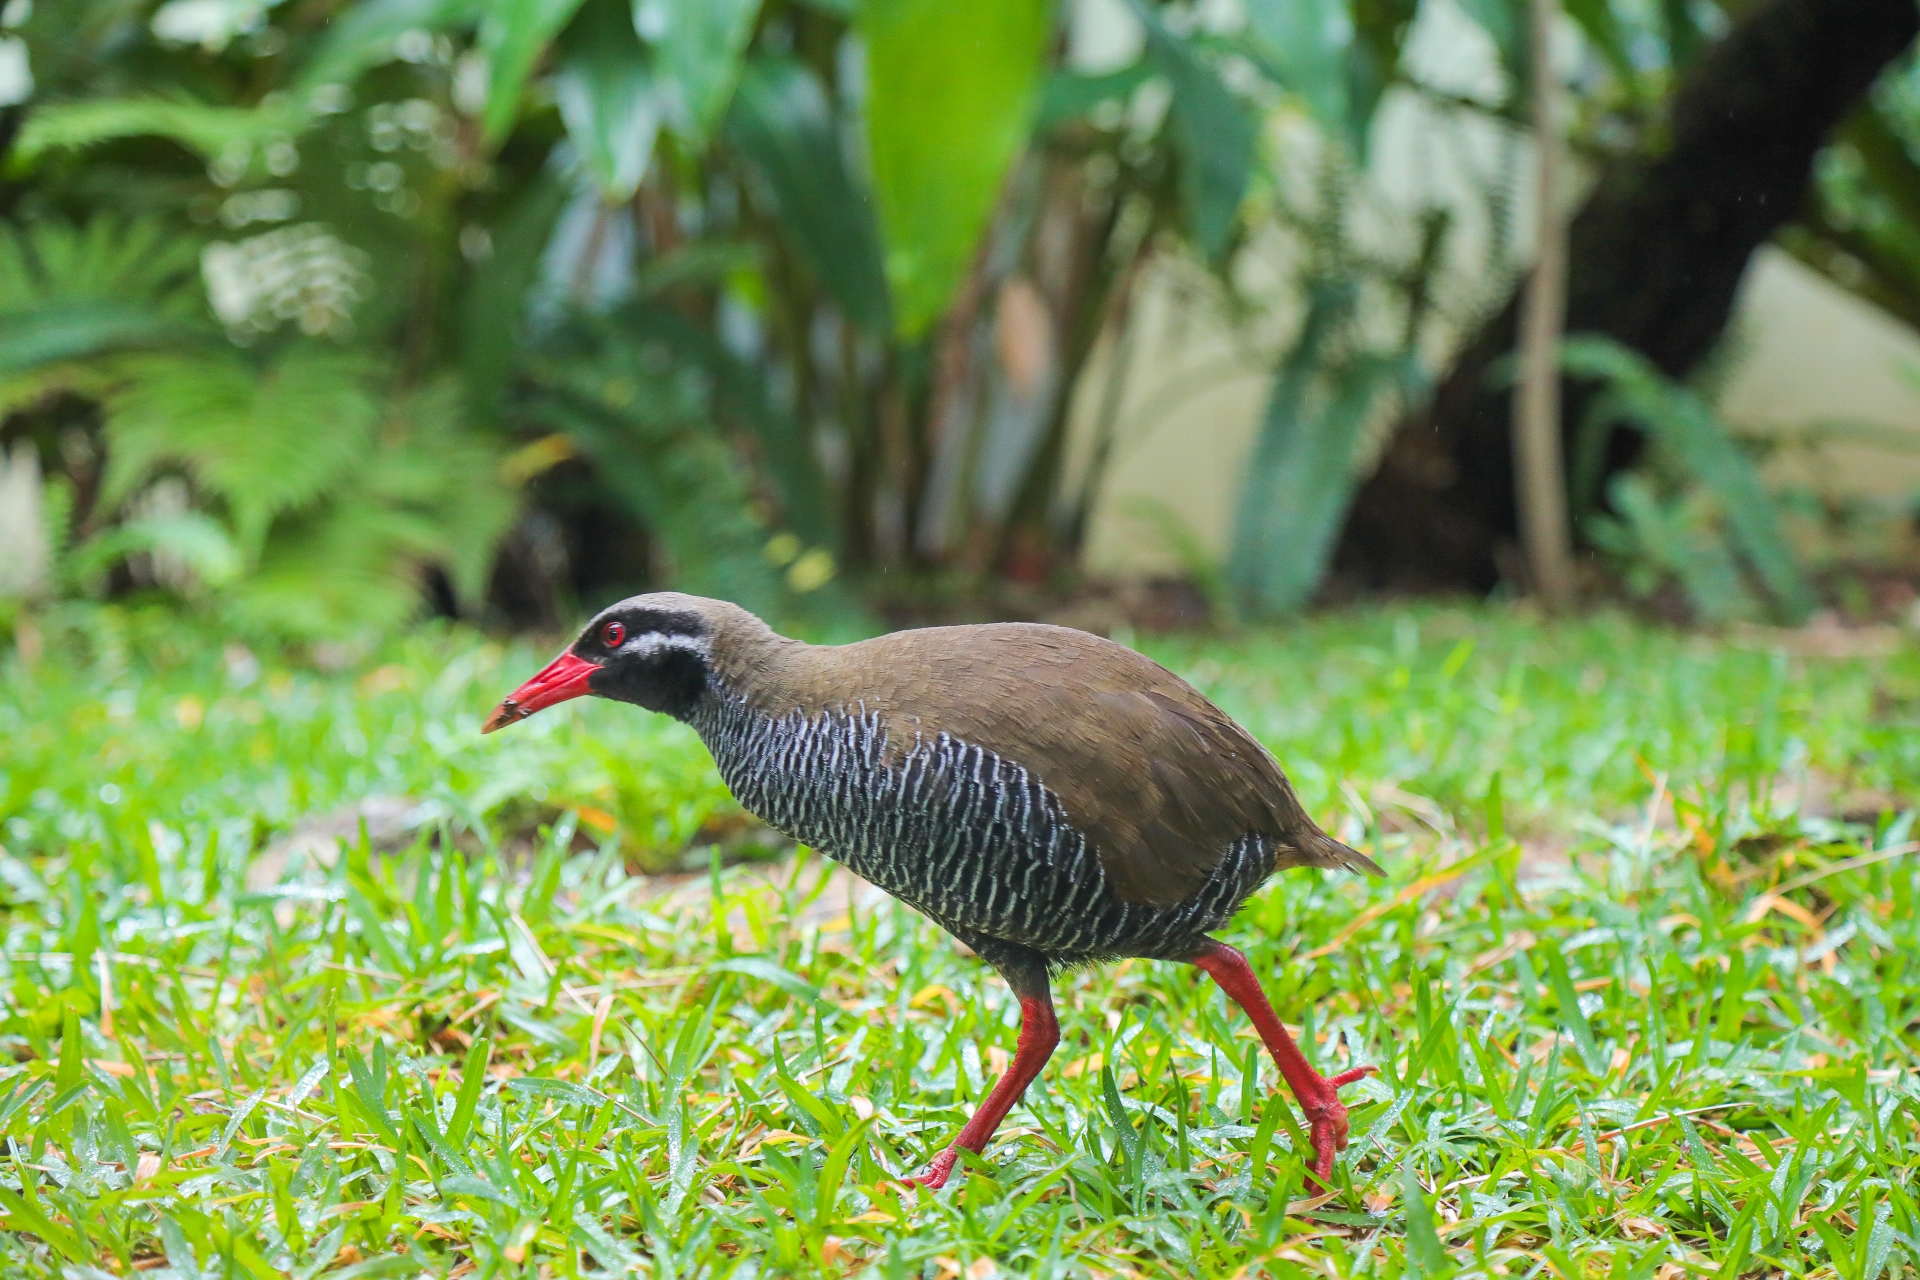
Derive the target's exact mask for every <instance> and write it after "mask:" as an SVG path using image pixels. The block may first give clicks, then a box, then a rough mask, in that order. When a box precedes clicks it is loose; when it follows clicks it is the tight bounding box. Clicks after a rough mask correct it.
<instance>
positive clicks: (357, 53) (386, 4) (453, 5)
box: [294, 0, 486, 101]
mask: <svg viewBox="0 0 1920 1280" xmlns="http://www.w3.org/2000/svg"><path fill="white" fill-rule="evenodd" d="M485 3H486V0H361V2H360V3H359V4H356V5H353V6H351V7H350V8H348V9H347V11H346V12H345V13H342V14H341V15H340V16H339V17H337V18H334V19H333V20H332V21H330V22H329V23H328V24H327V28H326V33H325V34H324V35H323V36H322V37H321V39H320V42H319V45H318V47H317V48H315V50H314V52H313V56H312V57H311V58H309V59H308V60H307V64H306V66H304V67H302V68H301V69H300V74H299V77H298V78H297V79H296V80H295V82H294V84H295V91H296V94H297V95H298V96H299V97H300V98H301V99H302V100H303V101H304V100H305V99H306V97H307V96H308V95H310V94H311V93H312V92H313V91H314V90H315V89H317V88H319V87H320V86H321V85H326V84H351V83H353V82H354V81H355V80H358V79H359V78H360V76H361V73H363V72H365V71H367V70H369V69H370V68H373V67H377V66H379V65H380V64H381V63H383V62H389V61H392V60H393V58H394V57H396V56H397V55H396V52H395V48H396V45H397V44H398V42H399V39H400V37H401V36H403V35H405V34H406V33H407V32H409V31H442V30H445V29H447V28H449V27H455V26H459V25H460V24H462V23H465V22H471V21H473V20H475V19H476V18H478V17H479V16H480V14H481V13H482V12H484V10H485Z"/></svg>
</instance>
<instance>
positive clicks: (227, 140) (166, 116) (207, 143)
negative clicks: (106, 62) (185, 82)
mask: <svg viewBox="0 0 1920 1280" xmlns="http://www.w3.org/2000/svg"><path fill="white" fill-rule="evenodd" d="M306 123H307V117H306V115H305V113H304V112H301V111H300V110H298V109H297V108H295V107H294V106H293V105H292V104H290V103H288V104H281V105H261V106H255V107H215V106H209V105H208V104H206V103H203V102H191V101H185V100H180V99H170V98H108V99H103V100H95V101H91V102H62V103H55V104H53V105H51V106H45V107H41V108H39V109H38V110H36V111H35V112H34V113H33V114H32V115H30V116H28V117H27V123H26V125H25V126H24V127H23V128H22V129H21V130H20V139H19V141H18V142H17V143H16V144H15V149H16V151H17V152H18V153H19V155H20V157H21V158H22V159H23V160H29V161H30V160H33V159H35V158H36V157H38V156H40V155H42V154H43V153H45V152H48V151H54V150H60V149H77V148H82V147H91V146H95V145H97V144H99V143H102V142H111V141H113V140H114V139H116V138H138V137H158V138H171V139H172V140H173V141H175V142H178V143H179V144H180V145H181V146H183V147H187V148H189V149H191V150H193V151H197V152H199V153H200V154H201V155H203V156H205V157H207V158H209V159H211V158H213V157H214V156H216V155H218V154H220V152H221V151H222V150H224V149H225V148H227V147H228V146H230V145H232V144H234V143H237V142H245V143H250V142H258V141H261V140H263V139H265V138H267V137H270V136H271V135H273V134H284V133H297V132H299V131H300V130H301V129H303V128H305V127H306Z"/></svg>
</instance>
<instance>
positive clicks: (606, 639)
mask: <svg viewBox="0 0 1920 1280" xmlns="http://www.w3.org/2000/svg"><path fill="white" fill-rule="evenodd" d="M723 610H730V611H732V612H734V613H740V614H742V616H744V617H748V618H751V617H752V615H751V614H745V613H744V611H741V610H738V609H734V607H733V606H732V605H724V604H722V603H721V602H719V601H715V600H702V599H700V598H698V597H696V596H683V595H679V594H678V593H673V592H662V593H658V594H654V595H644V596H634V597H632V598H631V599H627V600H622V601H621V602H620V603H619V604H616V605H610V606H608V607H607V608H605V609H602V610H601V611H600V613H599V614H598V615H597V616H596V617H595V618H594V619H593V621H592V622H589V623H588V624H587V625H586V627H585V628H584V629H583V630H582V631H581V632H580V636H579V638H578V639H576V640H575V641H574V642H573V643H572V644H571V645H569V646H568V647H567V649H566V650H565V652H563V653H562V654H561V655H560V656H559V657H557V658H555V659H554V660H553V661H552V662H549V663H548V664H547V665H546V667H545V668H544V669H543V670H541V671H540V672H539V673H538V674H537V675H535V676H534V677H533V678H532V679H531V680H529V681H527V682H526V683H525V684H523V685H521V686H520V687H519V688H518V689H515V690H514V691H513V692H512V693H511V694H509V695H508V696H507V697H506V698H505V699H504V700H503V701H502V702H501V703H500V705H499V706H497V707H495V708H494V709H493V714H492V715H490V716H488V717H487V722H486V724H485V725H483V726H482V727H481V730H480V732H482V733H492V732H493V731H494V730H495V729H500V728H504V727H506V726H507V725H510V724H512V723H514V722H515V721H516V720H524V719H526V718H527V717H528V716H530V715H532V714H533V713H534V712H536V711H539V710H541V709H542V708H545V707H550V706H552V705H553V704H554V703H556V702H566V701H568V700H569V699H572V698H580V697H585V696H586V695H588V694H592V695H594V696H595V697H600V698H612V699H614V700H615V701H618V702H631V703H633V704H634V705H635V706H639V707H645V708H646V709H647V710H649V711H662V712H665V713H666V714H667V715H670V716H673V717H675V718H676V719H683V720H684V719H685V718H686V717H687V716H688V715H690V714H691V713H692V711H693V708H694V704H695V703H697V702H698V701H699V699H700V696H701V694H702V693H703V692H705V690H706V687H707V680H708V677H709V675H710V674H711V673H712V669H713V651H712V643H713V637H714V632H715V629H716V625H715V624H716V622H723V621H724V620H725V614H724V613H722V612H721V611H723Z"/></svg>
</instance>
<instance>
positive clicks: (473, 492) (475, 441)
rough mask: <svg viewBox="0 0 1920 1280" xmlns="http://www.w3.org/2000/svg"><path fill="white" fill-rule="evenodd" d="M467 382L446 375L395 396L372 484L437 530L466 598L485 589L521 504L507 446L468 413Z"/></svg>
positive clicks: (441, 559) (444, 558)
mask: <svg viewBox="0 0 1920 1280" xmlns="http://www.w3.org/2000/svg"><path fill="white" fill-rule="evenodd" d="M466 415H467V399H466V394H465V390H464V388H463V387H461V385H460V384H459V383H458V382H457V381H454V380H451V379H448V380H444V381H441V382H438V383H435V384H432V385H431V386H428V387H425V388H423V389H421V390H419V391H416V392H414V393H412V394H411V395H408V396H404V397H402V398H401V399H400V400H398V401H397V402H396V403H395V405H394V406H393V408H392V410H391V411H390V412H389V415H388V419H389V422H390V423H391V424H392V426H393V430H392V431H391V433H390V434H389V436H388V439H389V444H388V445H387V447H385V448H383V449H382V451H381V454H380V461H379V463H378V465H377V466H375V467H374V469H373V476H372V484H371V485H370V487H369V490H368V492H369V493H371V494H373V495H374V496H377V497H379V498H381V499H383V500H385V501H386V502H388V503H390V504H391V505H392V506H393V507H394V508H395V509H397V510H402V511H408V512H413V513H416V514H418V515H420V516H422V517H423V518H425V519H427V520H428V521H430V522H431V524H432V527H433V528H434V529H435V530H436V533H435V538H434V545H433V547H432V549H431V555H430V557H429V558H431V559H432V560H433V561H434V562H435V563H438V564H441V565H444V566H445V568H446V570H447V576H448V578H449V579H451V580H452V583H453V590H454V595H455V596H456V597H457V598H458V599H459V600H460V601H461V602H462V603H470V602H473V601H476V600H478V599H479V598H480V597H481V596H482V595H483V594H484V593H485V591H486V585H487V574H488V573H489V572H490V571H491V570H492V568H493V558H494V552H495V550H496V549H497V548H498V547H499V545H500V539H501V538H502V537H503V536H505V534H506V532H507V529H508V528H509V527H510V526H511V525H512V523H513V518H514V514H515V512H516V510H517V507H518V499H517V496H516V495H515V493H514V489H513V487H512V486H511V485H509V484H508V483H507V482H506V481H505V480H504V479H503V478H502V464H503V463H504V461H505V451H504V450H503V449H502V448H501V447H500V445H499V444H498V443H497V442H496V441H494V440H492V439H491V438H490V437H488V436H487V435H485V434H483V433H481V432H480V431H478V430H476V429H475V428H474V427H473V426H472V425H470V424H468V423H467V421H466Z"/></svg>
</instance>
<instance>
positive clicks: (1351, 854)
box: [1282, 827, 1387, 877]
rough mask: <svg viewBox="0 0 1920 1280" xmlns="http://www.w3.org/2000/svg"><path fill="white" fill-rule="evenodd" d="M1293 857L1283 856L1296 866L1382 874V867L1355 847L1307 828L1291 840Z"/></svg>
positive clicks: (1384, 872)
mask: <svg viewBox="0 0 1920 1280" xmlns="http://www.w3.org/2000/svg"><path fill="white" fill-rule="evenodd" d="M1293 854H1294V856H1293V857H1292V858H1286V857H1285V856H1284V855H1283V857H1282V860H1283V862H1284V863H1285V864H1286V865H1291V866H1297V867H1344V868H1345V869H1346V870H1348V871H1363V872H1365V873H1366V874H1367V875H1370V876H1382V877H1384V876H1385V875H1386V874H1387V873H1386V870H1385V869H1384V868H1382V867H1381V865H1380V864H1379V863H1377V862H1375V861H1374V860H1373V859H1372V858H1369V857H1368V856H1367V855H1366V854H1364V853H1362V852H1360V851H1359V850H1358V849H1350V848H1348V847H1347V846H1346V845H1344V844H1341V843H1340V842H1339V841H1338V840H1335V839H1334V838H1333V837H1332V836H1330V835H1328V834H1327V833H1326V832H1324V831H1321V830H1319V829H1318V828H1316V827H1309V828H1307V830H1305V831H1303V832H1300V833H1299V834H1298V835H1296V836H1295V837H1294V839H1293Z"/></svg>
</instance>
